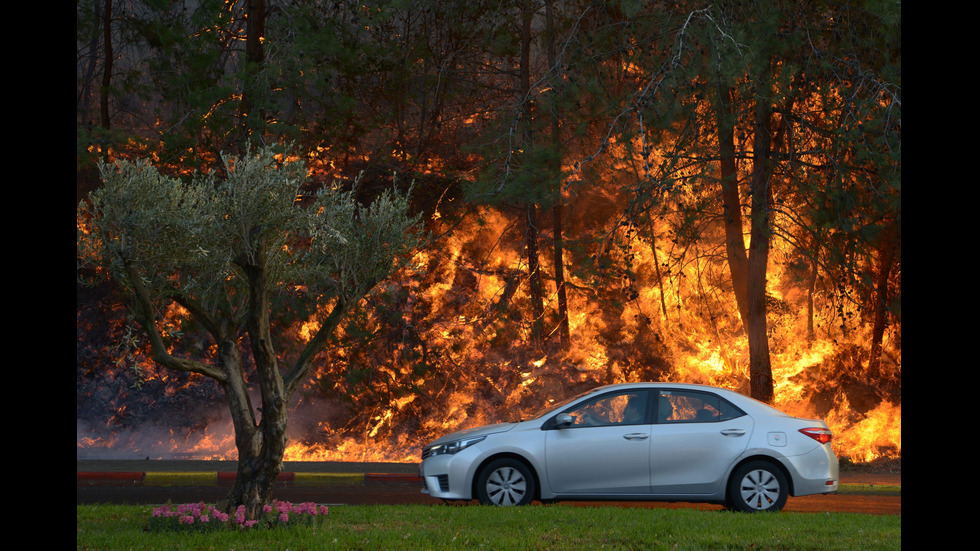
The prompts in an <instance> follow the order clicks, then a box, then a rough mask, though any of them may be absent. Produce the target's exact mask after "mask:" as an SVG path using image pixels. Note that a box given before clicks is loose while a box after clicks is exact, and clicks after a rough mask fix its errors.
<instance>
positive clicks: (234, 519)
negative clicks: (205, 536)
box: [147, 500, 327, 531]
mask: <svg viewBox="0 0 980 551" xmlns="http://www.w3.org/2000/svg"><path fill="white" fill-rule="evenodd" d="M326 514H327V506H326V505H321V506H319V507H318V506H317V505H316V504H315V503H311V502H306V503H296V504H293V503H289V502H286V501H278V500H273V501H272V503H269V504H266V505H264V506H263V508H262V516H261V517H259V518H257V519H251V520H247V519H246V518H245V506H244V505H240V506H239V507H238V509H237V510H236V511H235V514H234V515H229V514H228V513H225V512H223V511H221V510H219V509H218V508H216V507H215V506H214V505H208V504H205V503H184V504H181V505H169V504H168V505H161V506H160V507H154V508H153V515H152V516H151V517H150V524H149V526H148V527H147V530H150V531H168V530H169V531H205V530H227V529H236V530H238V529H248V528H253V527H267V528H271V527H274V526H294V525H312V524H314V523H315V522H317V520H318V519H319V518H321V517H323V516H325V515H326Z"/></svg>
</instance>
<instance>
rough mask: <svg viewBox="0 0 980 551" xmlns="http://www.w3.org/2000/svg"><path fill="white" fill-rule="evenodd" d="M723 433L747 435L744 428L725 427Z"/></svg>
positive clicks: (726, 434) (727, 434)
mask: <svg viewBox="0 0 980 551" xmlns="http://www.w3.org/2000/svg"><path fill="white" fill-rule="evenodd" d="M721 433H722V434H724V435H725V436H745V430H744V429H725V430H723V431H721Z"/></svg>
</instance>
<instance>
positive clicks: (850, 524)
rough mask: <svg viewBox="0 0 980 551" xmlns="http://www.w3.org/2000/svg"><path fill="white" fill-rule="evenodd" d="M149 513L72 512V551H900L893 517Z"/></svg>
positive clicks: (471, 510)
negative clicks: (219, 521)
mask: <svg viewBox="0 0 980 551" xmlns="http://www.w3.org/2000/svg"><path fill="white" fill-rule="evenodd" d="M151 511H152V507H151V506H133V505H79V506H77V527H76V528H77V538H76V541H77V543H76V548H77V549H79V550H103V549H105V550H120V551H124V550H130V549H133V550H137V549H149V550H157V549H202V550H211V549H213V550H221V551H228V550H235V551H244V550H262V551H266V550H292V551H299V550H306V549H311V550H312V549H344V550H353V549H364V550H372V551H374V550H387V549H488V550H495V551H502V550H511V549H554V550H568V549H582V550H594V549H747V550H748V549H751V550H762V549H785V550H806V549H820V550H823V549H855V550H860V551H867V550H871V549H900V548H901V542H902V528H901V522H902V518H901V516H900V515H863V514H853V513H791V512H781V513H774V514H739V513H732V512H728V511H705V510H698V509H661V508H650V509H648V508H625V507H579V506H572V505H562V504H558V505H551V506H531V507H518V508H491V507H481V506H460V507H453V506H438V505H437V506H431V505H363V506H362V505H344V506H335V507H332V508H331V509H330V511H329V513H328V514H327V515H326V516H322V517H320V522H319V524H317V525H314V526H287V527H277V528H264V529H256V528H253V529H250V530H219V531H211V532H150V531H147V526H148V525H149V520H150V516H151Z"/></svg>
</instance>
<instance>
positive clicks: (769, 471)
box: [728, 461, 789, 513]
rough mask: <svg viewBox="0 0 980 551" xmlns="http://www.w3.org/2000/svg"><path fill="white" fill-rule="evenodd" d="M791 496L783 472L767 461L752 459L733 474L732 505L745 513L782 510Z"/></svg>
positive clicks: (729, 499)
mask: <svg viewBox="0 0 980 551" xmlns="http://www.w3.org/2000/svg"><path fill="white" fill-rule="evenodd" d="M787 497H789V483H788V482H787V481H786V475H784V474H783V471H782V470H781V469H780V468H779V467H777V466H775V465H773V464H772V463H769V462H766V461H750V462H748V463H746V464H745V465H742V466H741V467H739V468H738V469H736V470H735V472H734V473H732V477H731V478H730V479H729V481H728V504H729V506H730V507H731V508H733V509H735V510H737V511H743V512H749V513H754V512H759V511H779V510H781V509H782V508H783V506H784V505H786V498H787Z"/></svg>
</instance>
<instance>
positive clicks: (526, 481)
mask: <svg viewBox="0 0 980 551" xmlns="http://www.w3.org/2000/svg"><path fill="white" fill-rule="evenodd" d="M535 488H536V482H535V479H534V474H533V473H531V469H529V468H528V467H527V465H525V464H524V463H521V462H520V461H518V460H516V459H510V458H506V457H505V458H502V459H496V460H494V461H491V462H490V463H489V464H487V465H486V466H485V467H484V468H483V469H482V470H481V471H480V474H479V476H477V479H476V497H477V499H479V500H480V503H482V504H484V505H496V506H498V507H509V506H513V505H527V504H528V503H531V500H532V499H534V491H535Z"/></svg>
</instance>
